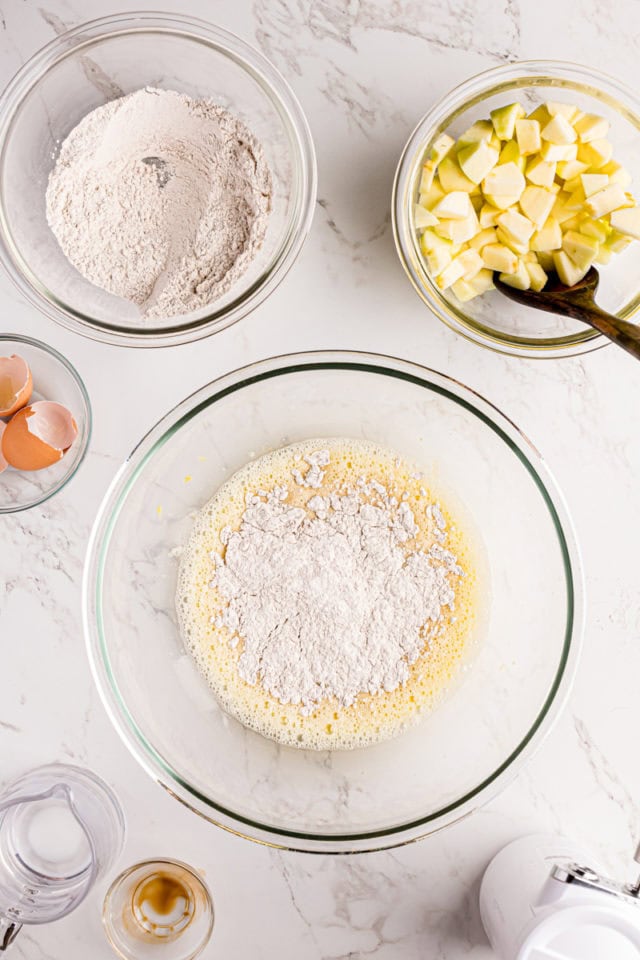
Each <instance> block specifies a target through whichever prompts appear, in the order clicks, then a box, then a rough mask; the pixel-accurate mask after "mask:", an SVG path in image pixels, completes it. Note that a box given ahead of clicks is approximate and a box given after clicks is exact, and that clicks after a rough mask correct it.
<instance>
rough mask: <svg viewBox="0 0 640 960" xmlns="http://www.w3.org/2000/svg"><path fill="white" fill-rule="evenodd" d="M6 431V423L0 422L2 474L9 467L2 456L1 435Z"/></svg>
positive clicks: (0, 470) (0, 438) (0, 467)
mask: <svg viewBox="0 0 640 960" xmlns="http://www.w3.org/2000/svg"><path fill="white" fill-rule="evenodd" d="M6 429H7V425H6V423H5V422H4V420H0V473H4V471H5V470H6V469H7V467H8V466H9V464H8V463H7V461H6V460H5V458H4V456H3V454H2V434H3V433H4V431H5V430H6Z"/></svg>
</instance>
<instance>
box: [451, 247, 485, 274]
mask: <svg viewBox="0 0 640 960" xmlns="http://www.w3.org/2000/svg"><path fill="white" fill-rule="evenodd" d="M456 260H459V261H460V263H461V264H462V265H463V267H464V273H463V277H464V278H465V280H472V279H473V278H474V277H475V275H476V273H478V271H479V270H482V268H483V267H484V261H483V259H482V257H481V256H480V254H479V253H478V251H477V250H473V249H469V250H463V252H462V253H459V254H458V256H457V257H456Z"/></svg>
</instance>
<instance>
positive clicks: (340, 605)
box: [210, 451, 462, 713]
mask: <svg viewBox="0 0 640 960" xmlns="http://www.w3.org/2000/svg"><path fill="white" fill-rule="evenodd" d="M306 462H307V464H308V470H307V473H306V475H303V474H302V472H301V471H298V470H295V471H294V479H295V481H296V483H298V485H300V486H307V487H308V486H313V487H316V486H319V481H318V471H319V468H320V466H321V465H322V466H324V465H326V464H327V463H328V462H329V455H328V453H327V452H326V451H319V453H318V455H311V456H310V457H307V458H306ZM288 496H289V491H288V490H287V488H286V487H282V486H280V487H276V488H275V489H274V490H272V491H271V492H269V493H268V492H265V491H261V492H258V493H256V494H255V495H250V496H249V497H248V500H247V505H246V509H245V511H244V514H243V516H242V521H241V524H240V527H239V529H238V530H237V531H236V532H233V531H231V530H230V529H226V530H225V531H223V536H222V540H223V543H224V544H225V550H224V556H223V555H222V554H214V555H213V558H212V559H213V561H214V564H215V572H214V574H213V577H212V580H211V584H210V586H211V587H212V588H213V587H215V588H217V590H218V591H219V593H220V595H221V597H222V598H223V599H224V600H226V601H228V603H227V605H226V606H225V607H224V609H223V610H222V611H221V613H220V614H219V615H218V616H217V617H216V618H215V624H216V626H218V627H226V628H227V630H228V631H229V632H230V634H231V637H232V640H231V642H232V644H234V645H236V644H237V643H238V642H239V641H242V644H243V648H242V652H241V654H240V657H239V661H238V671H239V674H240V676H241V677H242V678H243V679H244V680H246V681H247V682H248V683H250V684H252V685H256V684H261V685H262V687H263V688H264V689H265V690H266V691H268V693H269V694H271V696H273V697H275V698H276V699H277V700H279V701H280V703H283V704H287V703H290V704H296V705H300V708H301V712H303V713H310V712H311V711H312V710H313V707H314V705H315V704H317V703H319V702H321V701H323V700H326V699H327V698H335V700H337V701H338V704H339V706H341V707H349V706H351V705H352V704H353V703H354V702H355V701H356V699H357V697H358V695H359V694H362V693H368V694H377V693H380V692H382V691H386V692H391V691H393V690H395V689H396V688H397V687H399V686H400V685H402V684H403V683H405V682H406V680H407V679H408V677H409V673H410V666H411V665H412V664H413V663H415V661H416V660H417V659H418V657H419V656H420V654H421V653H422V652H423V651H424V649H425V645H426V644H427V643H428V641H429V638H430V637H431V636H432V635H433V634H434V632H435V631H436V630H437V629H438V628H439V626H440V624H441V622H442V620H443V611H444V608H445V607H448V608H449V609H450V610H452V609H453V607H454V601H455V589H454V584H455V581H456V579H457V578H458V577H460V576H461V575H462V570H461V568H460V567H459V566H458V565H457V562H456V558H455V556H454V555H453V554H451V553H450V552H449V551H447V550H445V549H444V548H443V547H442V546H440V544H438V543H435V544H434V545H433V546H432V548H431V549H430V550H429V551H428V552H424V551H421V550H414V551H411V549H410V548H409V546H408V545H409V544H410V541H411V540H412V538H413V537H414V536H415V534H416V533H417V532H418V527H417V525H416V523H415V519H414V515H413V513H412V511H411V509H410V508H409V507H408V506H407V504H406V503H403V502H400V503H398V502H397V500H396V499H395V498H394V497H391V496H389V495H388V494H387V492H386V490H385V488H384V487H383V486H382V485H381V484H379V483H376V481H372V482H369V483H366V482H365V481H363V482H362V484H361V485H360V487H359V489H356V490H351V491H346V492H334V493H330V494H329V495H327V496H320V495H317V494H316V495H314V496H313V497H312V498H311V499H310V500H309V501H308V502H307V504H306V508H304V509H303V508H301V507H299V506H292V505H290V504H288V503H287V499H288Z"/></svg>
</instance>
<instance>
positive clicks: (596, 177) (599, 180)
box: [580, 173, 609, 197]
mask: <svg viewBox="0 0 640 960" xmlns="http://www.w3.org/2000/svg"><path fill="white" fill-rule="evenodd" d="M580 180H581V181H582V189H583V190H584V195H585V197H590V196H592V194H594V193H598V191H599V190H604V188H605V187H607V186H608V185H609V177H608V176H607V175H606V173H583V174H582V176H581V177H580Z"/></svg>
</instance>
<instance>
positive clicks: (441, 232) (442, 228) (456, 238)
mask: <svg viewBox="0 0 640 960" xmlns="http://www.w3.org/2000/svg"><path fill="white" fill-rule="evenodd" d="M479 226H480V225H479V223H478V218H477V217H476V214H475V210H474V209H473V207H471V212H470V213H469V215H468V216H467V217H465V219H464V220H441V221H440V222H439V223H438V226H437V227H434V228H433V229H434V230H435V232H436V233H437V234H438V236H440V237H444V238H445V239H446V240H451V241H453V243H467V242H468V241H469V240H471V238H472V237H475V235H476V233H478V230H479Z"/></svg>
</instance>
